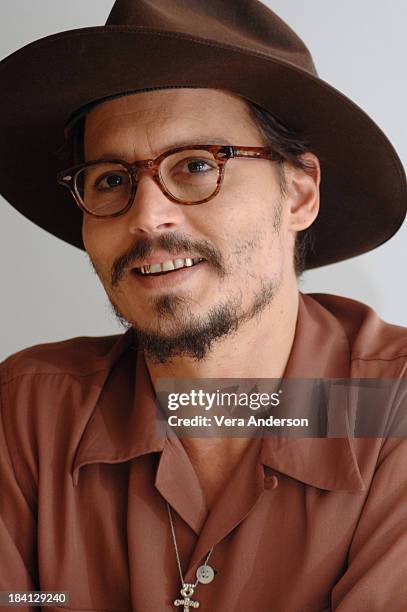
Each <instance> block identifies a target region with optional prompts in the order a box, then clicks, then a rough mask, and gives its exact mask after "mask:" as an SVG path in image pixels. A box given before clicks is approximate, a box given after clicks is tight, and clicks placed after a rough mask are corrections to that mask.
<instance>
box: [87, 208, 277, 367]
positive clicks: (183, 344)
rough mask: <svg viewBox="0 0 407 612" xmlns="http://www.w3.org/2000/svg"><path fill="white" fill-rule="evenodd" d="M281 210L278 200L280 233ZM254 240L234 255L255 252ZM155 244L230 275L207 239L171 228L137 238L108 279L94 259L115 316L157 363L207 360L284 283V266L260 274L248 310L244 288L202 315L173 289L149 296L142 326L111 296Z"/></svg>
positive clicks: (174, 253)
mask: <svg viewBox="0 0 407 612" xmlns="http://www.w3.org/2000/svg"><path fill="white" fill-rule="evenodd" d="M280 210H281V203H280V202H279V203H278V206H277V208H276V210H275V211H274V218H273V227H274V230H275V232H276V233H277V234H278V231H279V228H280V217H279V215H280ZM255 244H256V241H255V240H254V239H252V240H247V241H243V242H242V243H241V244H240V245H239V249H237V250H236V253H237V254H238V256H240V257H242V256H243V253H244V252H245V250H246V251H251V250H253V249H254V248H255ZM153 247H159V248H162V249H164V250H166V251H167V252H168V253H170V254H172V255H174V256H177V254H178V253H180V252H182V251H184V252H190V253H194V254H195V256H201V257H202V258H204V259H205V260H206V262H207V264H208V265H209V266H211V268H212V270H213V271H214V272H215V273H216V275H217V276H218V278H219V279H220V280H222V279H224V278H225V277H226V276H227V275H228V271H227V270H226V267H225V265H224V262H223V259H222V256H221V253H220V252H219V251H218V249H216V248H215V247H214V246H213V245H211V244H210V243H208V242H207V241H192V240H190V239H189V237H188V236H186V235H183V234H178V233H177V234H175V233H173V232H170V233H167V234H162V235H161V236H160V237H159V238H158V239H155V240H150V239H147V238H142V239H139V240H137V241H136V242H135V243H134V245H132V247H131V248H130V249H129V250H128V251H127V252H125V253H124V254H123V255H121V256H120V257H118V258H117V259H116V261H115V262H114V264H113V266H112V270H111V273H110V279H106V278H105V280H104V279H103V277H102V275H101V274H100V273H99V272H98V270H97V268H96V266H95V264H94V262H92V260H90V261H91V265H92V267H93V269H94V271H95V272H96V274H97V275H98V276H99V278H100V280H101V281H102V284H103V285H104V287H105V290H106V293H107V296H108V298H109V301H110V304H111V307H112V310H113V313H114V315H115V316H116V318H117V320H118V321H119V323H120V324H121V325H122V326H123V327H124V328H125V329H130V328H132V329H133V333H134V340H135V344H136V348H138V349H139V350H142V351H144V352H145V354H146V355H147V356H148V357H149V359H150V360H151V361H152V362H153V363H157V364H165V363H168V362H170V361H171V360H172V359H173V358H175V357H189V358H192V359H193V360H195V361H202V360H204V359H206V358H207V357H208V355H209V354H210V352H211V350H212V348H213V345H214V343H215V342H217V341H219V340H222V339H224V338H226V337H227V336H231V335H232V334H235V333H236V332H237V331H238V329H239V328H240V326H241V325H243V324H244V323H246V322H247V321H250V320H251V319H254V318H255V317H257V316H259V315H260V314H261V313H262V312H263V311H264V310H265V309H266V308H267V307H268V306H269V305H270V304H271V303H272V301H273V300H274V298H275V296H276V295H277V294H278V291H279V288H280V285H281V283H282V276H281V270H280V272H279V273H276V274H275V275H274V276H273V277H272V278H270V277H267V278H261V277H259V278H258V287H259V288H258V290H257V292H256V293H255V294H254V295H253V297H252V300H251V303H250V304H249V306H247V307H246V308H245V309H243V307H242V302H243V293H242V291H240V292H238V293H237V295H236V296H235V297H233V298H230V299H228V300H225V301H221V302H219V303H218V304H216V305H214V306H212V307H211V308H210V309H209V310H208V311H207V312H206V313H205V314H202V315H197V314H194V313H193V312H192V311H191V304H192V303H193V302H194V300H193V299H192V297H191V296H188V295H185V296H180V295H176V294H174V293H171V294H165V295H161V296H160V297H156V298H151V299H150V307H151V311H152V312H153V313H154V314H155V315H156V316H155V317H154V324H153V325H151V326H150V327H141V326H140V325H139V324H138V323H137V321H134V320H131V319H130V318H128V317H125V316H124V315H123V313H122V312H121V311H120V308H119V307H118V305H117V304H116V303H115V301H114V300H113V298H112V296H111V295H110V294H111V293H112V292H111V289H112V288H114V287H118V286H119V284H120V282H121V281H122V279H123V277H124V275H125V274H126V270H128V268H129V267H130V265H131V264H132V263H133V262H134V261H137V260H139V259H143V258H145V257H147V256H148V255H150V254H151V252H152V251H153ZM109 281H110V282H109ZM108 288H109V289H110V291H109V290H108Z"/></svg>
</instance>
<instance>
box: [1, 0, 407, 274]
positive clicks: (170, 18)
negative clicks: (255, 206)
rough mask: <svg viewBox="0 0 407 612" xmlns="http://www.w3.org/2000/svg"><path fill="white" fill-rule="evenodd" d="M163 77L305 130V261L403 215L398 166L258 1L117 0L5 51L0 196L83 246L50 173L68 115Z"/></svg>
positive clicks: (369, 124) (378, 233)
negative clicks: (237, 99) (310, 192)
mask: <svg viewBox="0 0 407 612" xmlns="http://www.w3.org/2000/svg"><path fill="white" fill-rule="evenodd" d="M172 87H194V88H214V89H222V90H227V91H230V92H232V93H234V94H237V95H239V96H241V97H243V98H245V99H247V100H250V101H252V102H255V103H257V104H258V105H260V106H261V107H263V108H264V109H266V110H268V111H270V112H272V113H273V115H274V116H276V117H277V118H278V119H279V120H280V121H281V122H283V123H284V124H285V125H287V126H288V127H290V128H292V129H294V130H296V131H298V132H299V133H306V134H307V138H308V140H309V143H310V149H311V150H312V151H313V152H314V153H315V154H316V155H317V156H318V158H319V159H320V163H321V170H322V181H321V209H320V212H319V215H318V217H317V219H316V221H315V222H314V228H315V245H314V248H313V250H312V251H310V252H309V253H308V255H307V260H306V268H308V269H309V268H314V267H317V266H321V265H325V264H329V263H333V262H337V261H340V260H343V259H347V258H349V257H353V256H355V255H359V254H362V253H365V252H367V251H369V250H371V249H373V248H375V247H377V246H378V245H380V244H382V243H383V242H385V241H386V240H388V239H389V238H390V237H391V236H392V235H393V234H394V233H395V232H396V231H397V230H398V228H399V227H400V225H401V224H402V222H403V219H404V217H405V214H406V207H407V190H406V176H405V172H404V170H403V167H402V164H401V162H400V159H399V158H398V156H397V153H396V151H395V150H394V148H393V146H392V145H391V143H390V142H389V140H388V139H387V138H386V136H385V135H384V133H383V132H382V131H381V130H380V128H379V127H378V126H377V125H376V124H375V123H374V122H373V120H372V119H370V117H369V116H368V115H367V114H366V113H365V112H364V111H363V110H361V109H360V108H359V107H358V106H357V105H356V104H355V103H353V102H352V101H351V100H350V99H349V98H347V97H346V96H344V95H343V94H342V93H340V92H339V91H338V90H336V89H335V88H334V87H332V86H331V85H329V84H328V83H326V82H325V81H323V80H322V79H320V78H319V77H318V74H317V71H316V69H315V66H314V63H313V60H312V57H311V55H310V52H309V51H308V49H307V47H306V46H305V44H304V43H303V42H302V40H301V39H300V38H299V37H298V36H297V35H296V34H295V33H294V32H293V31H292V30H291V28H290V27H289V26H288V25H287V24H286V23H284V22H283V21H282V20H281V19H280V18H279V17H278V16H277V15H276V14H275V13H274V12H272V11H271V10H270V9H268V8H267V7H266V6H265V5H264V4H262V3H261V2H259V1H258V0H204V1H203V0H117V1H116V2H115V4H114V6H113V8H112V11H111V13H110V15H109V18H108V20H107V23H106V25H104V26H97V27H90V28H82V29H76V30H70V31H67V32H61V33H58V34H54V35H51V36H47V37H46V38H43V39H41V40H38V41H36V42H33V43H31V44H29V45H27V46H25V47H23V48H22V49H20V50H18V51H16V52H15V53H13V54H11V55H10V56H8V57H7V58H6V59H4V60H3V61H2V62H1V63H0V90H1V96H0V192H1V194H2V195H3V196H4V198H5V199H6V200H8V202H10V204H12V205H13V206H14V207H15V208H16V209H17V210H18V211H20V212H21V213H22V214H23V215H25V216H26V217H28V218H29V219H31V220H32V221H33V222H34V223H36V224H37V225H39V226H41V227H42V228H44V229H45V230H47V231H48V232H51V233H52V234H54V235H55V236H58V237H59V238H62V239H63V240H65V241H67V242H69V243H71V244H73V245H75V246H77V247H79V248H84V246H83V242H82V236H81V224H82V213H81V211H80V210H79V208H78V207H76V206H75V204H74V202H73V200H72V199H71V197H70V194H69V193H68V190H66V189H64V188H63V187H61V186H60V185H58V184H57V181H56V176H57V174H58V172H59V171H61V170H63V169H65V167H64V166H62V162H61V157H60V155H59V152H60V150H61V147H62V146H63V144H64V128H65V126H66V125H67V122H68V121H69V120H70V118H72V117H73V116H75V113H77V111H78V109H81V108H83V107H84V106H86V105H89V104H91V103H93V102H96V101H98V100H101V99H104V98H109V97H112V96H116V95H120V94H124V93H128V92H135V91H141V90H142V91H145V90H149V89H157V88H160V89H161V88H172ZM237 144H240V145H243V144H245V143H237Z"/></svg>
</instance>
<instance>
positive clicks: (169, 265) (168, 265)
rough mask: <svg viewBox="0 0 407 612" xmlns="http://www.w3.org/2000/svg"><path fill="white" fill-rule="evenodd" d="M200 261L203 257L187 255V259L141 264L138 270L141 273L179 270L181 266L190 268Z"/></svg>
mask: <svg viewBox="0 0 407 612" xmlns="http://www.w3.org/2000/svg"><path fill="white" fill-rule="evenodd" d="M200 261H203V259H202V257H194V259H191V258H189V257H186V258H185V259H173V260H168V261H163V262H162V263H156V264H146V265H145V266H140V268H138V270H139V271H140V273H141V274H154V273H156V272H169V271H170V270H178V269H179V268H190V267H191V266H193V265H194V264H197V263H199V262H200Z"/></svg>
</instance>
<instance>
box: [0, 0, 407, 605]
mask: <svg viewBox="0 0 407 612" xmlns="http://www.w3.org/2000/svg"><path fill="white" fill-rule="evenodd" d="M208 33H210V34H208ZM50 57H52V62H53V64H52V66H50V64H49V58H50ZM17 75H18V78H17ZM41 75H44V76H41ZM51 75H52V78H51ZM0 79H1V82H2V83H3V84H4V89H5V94H4V97H3V99H2V102H1V105H2V106H1V113H0V115H1V123H0V130H1V133H2V135H3V142H7V151H6V147H5V145H4V144H2V145H1V146H2V147H3V149H2V153H1V155H2V162H1V164H2V166H1V174H0V184H1V186H2V193H3V194H4V195H5V197H6V198H7V199H8V200H9V201H10V202H11V203H12V204H13V205H14V206H15V207H16V208H18V209H19V210H20V211H21V212H23V213H24V214H26V215H27V216H28V217H29V218H31V219H33V220H34V221H35V222H36V223H38V224H39V225H41V226H42V227H45V228H46V229H48V230H50V231H52V232H53V233H55V234H56V235H58V236H60V237H63V238H64V239H65V240H67V241H68V242H71V243H72V244H76V245H77V246H84V248H85V249H86V251H87V253H88V254H89V257H90V259H91V261H92V263H93V266H94V268H95V270H96V272H97V274H98V276H99V278H100V280H101V282H102V284H103V286H104V288H105V290H106V293H107V295H108V297H109V299H110V301H111V303H112V305H113V308H114V309H115V311H116V313H117V315H118V317H119V318H120V319H121V320H123V321H124V322H127V325H128V331H127V332H126V334H124V336H120V337H106V338H77V339H72V340H68V341H65V342H62V343H54V344H48V345H42V346H39V347H34V348H31V349H27V350H26V351H23V352H21V353H18V354H16V355H13V356H11V357H10V358H9V359H8V360H6V361H5V362H4V363H3V364H2V367H1V383H2V385H1V401H2V428H1V430H0V435H1V448H2V454H1V464H0V469H1V475H2V476H1V478H2V497H1V500H0V529H1V534H2V539H1V542H2V544H1V546H2V555H1V560H0V564H1V573H0V574H1V578H0V584H1V588H2V590H7V591H11V592H12V593H16V592H17V591H33V590H36V591H39V590H41V591H43V592H45V591H47V592H50V591H58V592H61V591H66V592H67V593H68V594H69V603H68V602H65V601H64V600H63V599H59V600H55V599H54V600H53V601H52V600H50V603H51V609H53V608H54V609H57V608H58V607H59V606H62V608H64V607H67V609H71V610H130V609H133V610H137V611H138V610H142V611H143V612H144V611H147V612H149V611H153V610H174V609H184V610H189V609H191V608H196V607H198V605H199V607H200V608H201V609H202V610H217V609H224V610H227V611H234V610H244V611H251V610H253V611H254V610H258V609H264V610H275V611H278V612H280V611H281V612H286V611H287V612H295V611H305V610H309V611H317V610H318V611H322V610H340V611H341V612H344V611H351V610H352V611H354V610H369V611H375V610H392V611H394V612H397V611H402V610H405V608H406V605H407V591H406V587H405V580H404V572H403V569H402V563H403V559H404V557H405V553H406V552H407V536H406V527H407V525H406V522H407V521H406V519H407V510H406V502H407V487H406V483H405V481H406V479H405V474H404V472H403V465H404V463H403V462H405V460H406V456H407V447H406V444H405V441H404V440H403V439H402V438H401V437H400V435H398V436H396V435H394V436H392V437H390V436H388V435H386V436H379V435H378V430H379V428H377V430H376V429H375V428H373V434H372V435H371V436H370V437H369V436H367V437H366V430H365V432H364V433H363V432H362V435H361V436H360V437H352V435H351V430H352V427H351V424H350V421H349V419H350V417H351V415H352V414H355V413H354V412H352V410H354V408H355V404H354V403H352V402H354V398H353V399H352V397H350V396H349V398H348V396H347V395H343V394H342V391H341V389H340V393H339V395H336V391H337V388H336V387H335V386H334V387H332V389H331V390H330V391H329V395H328V396H327V397H328V399H327V401H326V405H325V404H324V405H323V408H324V410H325V409H326V414H327V420H326V423H325V425H326V427H325V433H324V435H323V436H319V430H318V435H316V436H311V437H310V436H308V437H307V434H305V435H303V436H302V437H298V436H296V437H291V436H290V435H289V434H288V433H287V430H284V429H283V430H280V431H279V432H278V435H277V436H275V435H274V436H260V437H249V436H246V437H245V436H240V437H239V436H238V437H231V436H230V437H226V436H224V435H217V434H216V431H214V427H212V428H210V430H211V431H210V434H212V435H209V436H206V437H204V436H198V437H196V436H183V437H178V436H177V435H173V432H171V431H170V430H169V429H168V428H166V429H165V431H164V435H162V431H161V430H160V429H159V428H158V427H157V423H156V407H155V403H156V394H157V393H158V392H159V390H160V381H162V380H164V379H167V380H168V379H170V380H171V381H172V382H173V383H174V384H175V385H177V382H178V380H179V379H193V380H195V379H198V380H197V381H196V387H197V388H199V386H200V384H201V382H202V384H203V382H204V381H208V380H212V379H214V380H215V382H217V381H219V380H220V379H233V380H236V379H237V380H238V381H240V380H242V381H244V380H245V379H256V381H258V384H259V385H260V386H262V385H263V384H264V379H266V381H267V380H269V381H271V382H272V381H274V382H275V381H278V382H281V381H285V380H290V379H294V380H296V381H298V380H301V379H305V380H306V381H307V380H311V382H312V381H314V380H319V381H320V380H324V381H329V380H334V381H335V380H337V379H339V380H349V379H351V380H352V379H370V380H371V379H373V380H377V379H378V380H380V379H386V380H391V381H395V384H394V385H393V386H392V387H391V390H392V391H394V393H393V395H391V397H388V396H386V398H385V399H386V402H387V403H386V404H385V403H384V402H383V404H381V403H380V406H379V409H380V412H379V417H380V418H382V415H384V416H385V417H386V419H387V421H386V433H387V432H388V431H389V423H391V425H392V427H393V425H394V423H397V427H396V429H394V427H393V428H390V431H391V432H393V433H394V432H395V431H396V433H398V434H399V433H400V431H403V406H404V405H405V404H404V402H405V390H404V386H403V384H402V383H403V377H405V370H406V355H407V337H406V332H405V330H404V329H403V328H400V327H396V326H393V325H389V324H386V323H384V322H383V321H381V320H380V319H379V317H378V316H377V315H376V314H375V313H374V312H373V311H372V310H371V309H369V308H368V307H367V306H365V305H363V304H360V303H358V302H355V301H352V300H348V299H345V298H338V297H334V296H328V295H325V296H322V295H317V296H313V297H310V296H306V295H302V294H300V293H299V292H298V287H297V275H298V274H299V273H300V272H301V270H302V269H303V267H304V266H305V267H308V268H309V267H313V266H317V265H323V264H326V263H330V262H333V261H339V260H341V259H345V258H347V257H351V256H353V255H356V254H359V253H362V252H366V251H368V250H370V249H371V248H374V246H377V245H378V244H381V243H382V242H384V241H385V240H387V239H388V238H390V237H391V236H392V235H393V234H394V232H395V231H396V230H397V229H398V227H399V226H400V224H401V223H402V220H403V218H404V215H405V212H406V202H407V198H406V184H405V175H404V172H403V169H402V167H401V165H400V162H399V160H398V158H397V155H396V153H395V151H394V150H393V149H392V147H391V145H390V143H389V142H388V141H387V140H386V138H385V137H384V135H383V134H382V133H381V132H380V130H378V128H377V127H376V126H375V124H374V123H373V122H372V121H371V120H370V119H368V118H367V116H366V115H364V113H363V112H362V111H360V109H358V108H357V107H356V106H355V105H353V104H352V103H351V102H350V101H349V100H347V99H345V98H344V97H343V96H341V95H340V94H339V93H338V92H336V90H334V89H333V88H331V87H330V86H328V85H327V84H324V83H323V82H322V81H320V80H319V79H318V77H317V76H316V73H315V68H314V66H313V63H312V59H311V57H310V55H309V53H308V51H307V49H306V48H305V46H304V45H303V43H302V42H301V41H300V40H299V39H298V37H296V35H295V34H294V33H293V32H292V31H291V30H290V29H289V28H288V26H287V25H286V24H284V23H283V22H281V20H279V19H278V17H277V16H276V15H274V14H273V13H272V12H271V11H268V10H267V9H266V8H265V7H264V6H263V5H262V4H260V3H259V2H256V1H255V0H252V2H250V3H240V2H237V3H236V2H233V3H232V2H220V1H214V2H211V3H209V2H208V3H204V6H202V4H201V3H188V4H185V3H181V2H179V1H175V0H174V2H172V1H171V0H166V1H165V2H162V1H160V0H155V1H154V2H151V1H150V2H147V1H145V2H144V1H141V2H135V1H134V0H117V2H116V3H115V5H114V7H113V10H112V13H111V15H110V17H109V20H108V25H107V26H106V27H105V28H90V29H86V30H82V31H73V32H69V33H63V34H61V35H56V36H53V37H49V38H47V39H45V40H42V41H39V42H38V43H35V44H33V45H31V46H28V47H27V48H25V49H23V50H21V51H20V52H17V53H16V54H14V55H13V56H10V58H8V59H6V60H5V61H4V62H3V65H2V67H1V71H0ZM50 80H51V81H52V86H50ZM268 82H270V87H268V86H265V83H268ZM6 84H7V85H6ZM22 84H23V86H22ZM300 94H301V105H299V104H298V100H299V99H300ZM333 121H335V125H334V126H333ZM64 124H65V134H66V137H67V142H66V146H65V150H64V151H61V150H60V154H59V157H57V156H56V155H55V151H57V150H58V149H60V145H61V140H60V138H61V131H62V128H63V126H64ZM295 126H296V127H295ZM333 127H335V147H334V150H332V128H333ZM11 134H12V135H13V138H12V139H11V138H10V136H11ZM23 144H24V150H25V152H26V156H28V157H29V159H30V163H29V164H27V166H26V167H25V175H24V180H20V181H18V180H17V179H16V177H17V176H20V174H21V163H20V155H21V151H22V150H23ZM361 150H362V151H363V153H364V154H363V156H361V155H360V151H361ZM34 152H35V154H34ZM6 153H7V154H6ZM64 156H65V159H64ZM68 162H69V163H68ZM57 174H58V182H59V185H57V183H56V180H55V179H56V175H57ZM320 185H321V187H320ZM64 187H65V189H64ZM58 189H59V190H58ZM320 193H321V197H320ZM37 194H41V196H40V197H39V198H38V197H37ZM64 196H66V198H65V199H63V198H64ZM72 196H73V198H72ZM57 201H58V206H59V202H60V203H61V205H60V207H59V209H58V215H56V214H55V203H56V202H57ZM75 204H76V205H77V206H75ZM367 217H368V219H369V223H366V218H367ZM311 227H312V230H309V228H311ZM311 231H313V235H311V233H310V232H311ZM82 240H83V242H82ZM306 249H307V250H306ZM262 381H263V382H262ZM243 384H244V383H243ZM266 386H267V384H266ZM305 388H308V387H301V389H305ZM288 390H290V388H288ZM362 395H363V394H362V392H360V396H362ZM338 397H339V401H337V399H338ZM345 397H346V400H345V399H344V398H345ZM368 397H369V398H370V396H368ZM315 398H316V396H315V395H310V396H309V397H305V394H304V396H301V397H299V396H297V400H298V402H299V403H298V405H297V404H295V405H294V409H297V408H298V407H299V410H300V412H301V413H304V414H309V415H311V417H312V416H313V414H314V412H315V408H316V399H315ZM348 401H349V405H348V404H347V403H346V402H348ZM318 402H320V397H319V396H318ZM335 402H336V403H335ZM191 403H192V402H191ZM360 405H361V400H360V398H357V402H356V416H357V417H358V419H359V418H361V417H360V414H359V413H358V411H359V412H360ZM318 406H319V403H318ZM332 406H334V408H335V410H333V408H332ZM189 407H190V406H189ZM370 407H371V409H372V410H373V408H375V407H374V406H372V405H370ZM161 408H162V409H163V410H164V416H165V417H167V416H168V410H166V406H165V405H163V406H161ZM281 409H282V413H283V414H285V413H286V412H287V411H290V410H292V409H293V402H286V403H285V404H284V402H283V401H282V404H281ZM323 414H324V415H325V412H324V413H323ZM362 416H363V415H362ZM164 420H165V419H164ZM357 421H358V420H357ZM370 421H371V419H370V418H369V422H370ZM357 425H358V422H356V424H354V428H353V431H359V430H358V427H357ZM160 431H161V433H160ZM327 432H328V433H330V436H329V437H328V438H327V437H325V436H326V433H327ZM344 432H345V434H344ZM332 433H333V434H336V435H332ZM8 601H10V599H9V600H8ZM20 601H23V602H25V603H26V604H27V608H29V607H30V604H31V605H34V604H33V600H32V599H31V600H29V599H27V598H25V599H23V600H21V597H20Z"/></svg>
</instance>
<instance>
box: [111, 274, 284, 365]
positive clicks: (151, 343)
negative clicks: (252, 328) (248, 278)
mask: <svg viewBox="0 0 407 612" xmlns="http://www.w3.org/2000/svg"><path fill="white" fill-rule="evenodd" d="M279 286H280V279H278V278H275V279H267V280H263V281H262V283H261V289H260V290H259V291H258V292H257V294H256V295H255V296H254V299H253V300H252V303H251V305H250V306H249V308H247V309H246V310H244V311H243V310H242V306H241V303H242V295H241V294H240V296H239V297H238V298H236V299H234V300H232V299H231V300H228V301H225V302H221V303H219V304H217V305H216V306H213V307H212V308H210V309H209V311H208V312H207V313H206V315H195V314H193V313H192V312H191V310H190V306H189V300H188V298H185V297H180V296H176V295H164V296H160V297H159V298H156V299H154V300H152V301H151V305H152V307H153V309H154V311H155V313H156V315H157V318H156V321H157V322H156V325H155V327H154V328H150V329H146V328H144V329H143V328H141V327H140V326H139V325H138V324H137V323H136V322H135V321H129V320H127V319H126V318H125V317H124V316H123V315H122V314H121V312H120V311H119V309H118V307H117V306H116V304H115V303H114V302H112V301H110V303H111V306H112V309H113V313H114V314H115V316H116V318H117V319H118V321H119V322H120V323H121V325H123V327H124V328H125V329H129V328H132V329H133V334H134V340H135V346H136V348H137V349H139V350H142V351H144V353H145V354H146V356H148V358H149V359H150V360H151V361H152V362H153V363H155V364H165V363H168V362H170V361H171V360H172V359H173V358H174V357H189V358H192V359H193V360H195V361H202V360H204V359H205V358H207V357H208V355H209V354H210V352H211V350H212V348H213V344H214V343H215V342H216V341H219V340H221V339H223V338H226V337H227V336H231V335H233V334H235V333H236V332H237V331H238V329H239V328H240V326H241V325H242V324H244V323H245V322H247V321H249V320H251V319H254V318H255V317H257V316H259V315H260V313H261V312H263V311H264V310H265V309H266V308H267V306H269V305H270V304H271V302H272V301H273V299H274V297H275V296H276V295H277V293H278V289H279Z"/></svg>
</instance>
